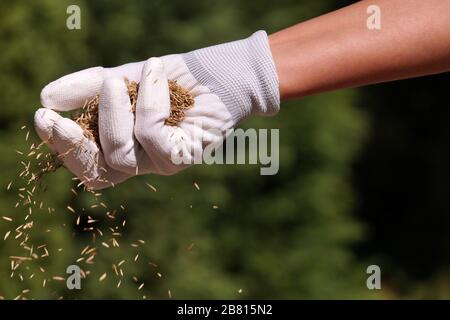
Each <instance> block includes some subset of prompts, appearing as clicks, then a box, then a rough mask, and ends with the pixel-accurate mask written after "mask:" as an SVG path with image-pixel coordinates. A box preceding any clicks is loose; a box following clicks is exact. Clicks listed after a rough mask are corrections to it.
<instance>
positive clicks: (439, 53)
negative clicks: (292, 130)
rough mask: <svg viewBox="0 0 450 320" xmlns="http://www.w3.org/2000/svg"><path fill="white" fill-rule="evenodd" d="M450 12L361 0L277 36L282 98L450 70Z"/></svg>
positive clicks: (400, 0) (434, 6)
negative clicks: (376, 26)
mask: <svg viewBox="0 0 450 320" xmlns="http://www.w3.org/2000/svg"><path fill="white" fill-rule="evenodd" d="M369 5H377V6H378V7H379V8H380V9H381V30H369V29H368V28H367V25H366V19H367V17H368V16H369V15H368V14H367V12H366V10H367V7H368V6H369ZM449 13H450V1H443V0H427V1H423V0H371V1H361V2H358V3H356V4H354V5H351V6H348V7H346V8H343V9H340V10H337V11H334V12H332V13H329V14H326V15H323V16H320V17H318V18H315V19H312V20H309V21H306V22H303V23H300V24H298V25H295V26H293V27H290V28H288V29H285V30H282V31H280V32H277V33H275V34H272V35H271V36H270V37H269V41H270V47H271V51H272V55H273V57H274V60H275V65H276V68H277V72H278V77H279V81H280V95H281V99H288V98H292V97H302V96H306V95H309V94H314V93H319V92H324V91H330V90H334V89H339V88H347V87H354V86H360V85H365V84H369V83H377V82H384V81H390V80H396V79H402V78H409V77H415V76H421V75H426V74H433V73H439V72H445V71H449V70H450V17H449Z"/></svg>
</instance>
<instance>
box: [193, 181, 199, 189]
mask: <svg viewBox="0 0 450 320" xmlns="http://www.w3.org/2000/svg"><path fill="white" fill-rule="evenodd" d="M194 186H195V188H196V189H197V190H200V187H199V186H198V184H197V182H194Z"/></svg>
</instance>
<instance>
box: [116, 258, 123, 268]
mask: <svg viewBox="0 0 450 320" xmlns="http://www.w3.org/2000/svg"><path fill="white" fill-rule="evenodd" d="M124 263H125V260H122V261H120V262H119V263H118V264H117V266H118V267H120V266H121V265H122V264H124Z"/></svg>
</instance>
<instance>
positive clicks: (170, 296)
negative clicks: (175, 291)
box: [167, 289, 172, 299]
mask: <svg viewBox="0 0 450 320" xmlns="http://www.w3.org/2000/svg"><path fill="white" fill-rule="evenodd" d="M167 293H168V295H169V299H172V292H171V291H170V289H169V291H167Z"/></svg>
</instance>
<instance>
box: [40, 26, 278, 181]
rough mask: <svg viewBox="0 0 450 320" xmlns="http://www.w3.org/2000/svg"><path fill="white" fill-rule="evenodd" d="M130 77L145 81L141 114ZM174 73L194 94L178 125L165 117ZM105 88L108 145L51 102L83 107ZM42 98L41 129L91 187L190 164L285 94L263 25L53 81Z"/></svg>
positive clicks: (102, 109)
mask: <svg viewBox="0 0 450 320" xmlns="http://www.w3.org/2000/svg"><path fill="white" fill-rule="evenodd" d="M124 77H126V78H128V79H129V80H132V81H136V82H139V83H140V87H139V94H138V99H137V105H136V113H135V114H133V113H132V112H131V104H130V100H129V96H128V91H127V88H126V85H125V82H124ZM168 79H170V80H176V81H177V83H178V84H179V85H180V86H181V87H183V88H185V89H187V90H188V91H189V92H190V94H191V95H192V96H193V97H194V100H195V103H194V105H193V107H192V108H190V109H188V110H187V111H185V117H184V120H183V121H182V122H181V123H179V124H178V125H177V126H171V125H166V124H165V120H166V119H167V118H168V117H169V114H170V98H169V87H168ZM99 92H100V103H99V135H100V141H101V146H102V150H100V149H99V147H98V146H97V145H96V144H95V142H94V141H92V140H90V139H89V138H87V137H85V136H84V135H83V130H82V129H81V127H79V126H78V125H77V124H76V123H75V122H74V121H72V120H70V119H67V118H63V117H61V116H60V115H59V114H58V113H56V112H54V111H52V110H51V109H54V110H57V111H69V110H74V109H77V108H80V107H82V106H83V104H84V103H85V101H86V100H88V99H90V98H91V97H93V96H95V95H96V94H97V93H99ZM41 102H42V105H43V106H44V107H45V108H41V109H39V110H38V111H37V112H36V115H35V127H36V130H37V133H38V135H39V136H40V137H41V139H43V140H44V141H46V142H47V144H48V145H49V147H50V148H51V149H52V150H53V151H55V152H57V153H59V154H61V155H63V161H64V165H65V166H66V167H67V168H68V169H70V170H71V171H72V172H73V173H74V174H75V175H77V177H78V178H79V179H80V180H82V181H83V182H84V184H85V185H86V186H87V187H89V188H93V189H100V188H104V187H107V186H111V185H114V184H117V183H119V182H122V181H124V180H126V179H127V178H129V177H131V176H134V175H137V174H144V173H150V172H152V173H157V174H164V175H169V174H174V173H176V172H178V171H179V170H181V169H183V168H186V167H187V166H189V165H191V164H193V163H194V161H195V160H198V159H197V158H198V157H199V156H200V157H201V156H202V152H203V150H204V148H206V147H207V146H210V145H217V144H220V143H221V142H222V141H223V139H224V138H225V137H226V135H227V133H229V132H230V129H232V128H234V126H235V125H236V124H238V123H239V122H240V121H241V120H243V119H244V118H246V117H248V116H250V115H273V114H275V113H277V112H278V110H279V105H280V97H279V86H278V78H277V74H276V70H275V65H274V62H273V59H272V55H271V52H270V48H269V44H268V39H267V35H266V33H265V32H264V31H259V32H256V33H255V34H253V35H252V36H251V37H249V38H247V39H244V40H239V41H235V42H230V43H226V44H222V45H217V46H212V47H208V48H204V49H200V50H195V51H192V52H189V53H186V54H176V55H168V56H163V57H161V58H151V59H149V60H147V61H146V62H139V63H132V64H127V65H123V66H120V67H117V68H102V67H96V68H90V69H86V70H83V71H80V72H76V73H73V74H70V75H67V76H65V77H62V78H60V79H58V80H56V81H54V82H52V83H50V84H48V85H47V86H46V87H45V88H44V89H43V90H42V93H41ZM180 162H181V163H180Z"/></svg>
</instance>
